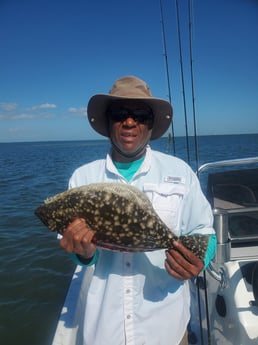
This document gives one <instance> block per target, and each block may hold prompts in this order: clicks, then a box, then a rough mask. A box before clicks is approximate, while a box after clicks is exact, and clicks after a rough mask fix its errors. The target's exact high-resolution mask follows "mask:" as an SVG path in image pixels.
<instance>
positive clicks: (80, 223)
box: [60, 218, 96, 258]
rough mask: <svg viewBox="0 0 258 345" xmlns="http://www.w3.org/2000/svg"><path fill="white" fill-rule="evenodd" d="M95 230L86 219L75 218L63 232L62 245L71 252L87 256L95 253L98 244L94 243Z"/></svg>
mask: <svg viewBox="0 0 258 345" xmlns="http://www.w3.org/2000/svg"><path fill="white" fill-rule="evenodd" d="M93 236H94V231H93V230H91V229H90V228H89V227H88V226H87V224H86V222H85V220H84V219H81V218H78V219H75V220H74V221H73V222H72V223H71V224H69V226H68V227H67V229H66V230H65V232H64V234H63V238H62V239H61V241H60V246H61V247H62V248H63V249H65V250H66V251H67V252H69V253H76V254H79V255H81V256H83V257H85V258H87V257H91V256H93V255H94V252H95V250H96V246H95V245H94V244H93V243H92V239H93Z"/></svg>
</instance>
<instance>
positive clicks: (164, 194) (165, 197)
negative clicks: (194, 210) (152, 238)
mask: <svg viewBox="0 0 258 345" xmlns="http://www.w3.org/2000/svg"><path fill="white" fill-rule="evenodd" d="M143 191H144V193H145V194H146V195H147V197H148V198H149V200H150V201H151V203H152V206H153V208H154V210H155V211H156V212H157V214H158V215H159V217H160V218H161V220H162V221H163V222H164V223H165V224H166V225H167V226H168V227H169V228H170V229H171V230H174V231H176V230H179V220H180V216H181V209H182V203H183V197H184V195H185V193H186V189H185V185H183V184H174V183H159V184H152V183H146V184H144V186H143Z"/></svg>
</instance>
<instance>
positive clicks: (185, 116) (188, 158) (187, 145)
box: [175, 0, 190, 164]
mask: <svg viewBox="0 0 258 345" xmlns="http://www.w3.org/2000/svg"><path fill="white" fill-rule="evenodd" d="M175 3H176V19H177V35H178V46H179V56H180V71H181V83H182V92H183V105H184V118H185V137H186V148H187V161H188V163H189V164H190V147H189V134H188V120H187V111H186V97H185V82H184V79H185V78H184V69H183V58H182V43H181V32H180V26H181V25H180V17H179V9H178V0H175Z"/></svg>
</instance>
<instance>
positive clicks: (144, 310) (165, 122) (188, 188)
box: [60, 76, 215, 345]
mask: <svg viewBox="0 0 258 345" xmlns="http://www.w3.org/2000/svg"><path fill="white" fill-rule="evenodd" d="M88 118H89V122H90V124H91V126H92V127H93V128H94V129H95V130H96V131H97V132H98V133H100V134H102V135H104V136H106V137H108V138H110V141H111V151H110V153H109V154H108V155H107V157H106V159H104V160H98V161H95V162H92V163H89V164H86V165H84V166H82V167H80V168H79V169H77V170H76V171H75V172H74V174H73V175H72V177H71V179H70V184H69V187H70V188H73V187H77V186H81V185H85V184H89V183H94V182H114V181H116V182H117V183H129V184H131V185H133V186H135V187H137V188H139V189H140V190H141V191H143V192H144V193H146V195H147V196H148V197H149V199H150V200H151V202H152V204H153V207H154V209H155V210H156V212H157V213H158V214H159V216H160V217H161V219H162V220H163V221H164V222H165V223H166V224H167V225H168V227H169V228H170V229H171V230H172V231H173V232H174V233H176V234H178V235H181V234H193V233H197V234H210V235H211V240H210V243H209V250H208V251H207V254H206V257H205V262H202V261H201V260H200V259H199V258H197V257H196V256H195V255H194V254H193V253H192V252H191V251H189V250H188V249H186V248H185V247H184V246H183V245H182V244H181V243H180V242H174V248H173V249H169V250H167V251H164V250H158V251H153V252H147V253H122V252H114V251H108V250H104V249H99V248H96V246H95V245H94V244H93V243H91V240H92V238H93V234H94V232H93V231H92V230H91V229H89V228H88V227H87V224H86V222H85V221H84V220H83V219H76V220H75V221H74V222H72V223H71V224H70V225H69V226H68V227H67V229H66V231H65V233H64V236H63V238H62V240H61V242H60V244H61V246H62V247H63V248H64V249H65V250H66V251H67V252H69V253H73V255H74V256H75V257H76V259H77V260H78V262H79V263H80V264H84V265H92V264H95V270H94V275H93V278H92V280H91V283H90V286H89V289H88V293H87V301H86V310H85V322H84V345H102V344H105V345H109V344H110V345H116V344H117V345H122V344H127V345H129V344H136V345H140V344H141V345H142V344H147V345H158V344H160V345H169V344H171V345H176V344H180V345H181V344H187V332H186V329H187V324H188V321H189V318H190V296H189V286H188V281H187V280H188V279H190V278H192V277H196V276H197V275H198V274H199V272H200V271H201V270H202V269H203V268H204V265H207V263H208V262H209V260H210V259H211V258H212V257H213V255H214V250H215V246H214V243H215V242H214V235H213V234H214V230H213V229H212V224H213V217H212V213H211V209H210V207H209V204H208V202H207V200H206V199H205V197H204V196H203V194H202V192H201V189H200V185H199V182H198V179H197V178H196V176H195V174H194V173H193V171H192V170H191V169H190V167H189V166H188V165H187V164H186V163H184V162H183V161H182V160H180V159H178V158H176V157H172V156H168V155H165V154H163V153H160V152H156V151H152V150H151V148H150V147H149V145H148V143H149V141H150V140H153V139H157V138H160V137H161V136H162V135H163V134H164V133H165V132H166V130H167V129H168V127H169V125H170V123H171V120H172V107H171V105H170V104H169V103H168V102H167V101H165V100H162V99H158V98H154V97H152V95H151V92H150V89H149V87H148V86H147V84H146V83H145V82H144V81H143V80H141V79H139V78H136V77H133V76H126V77H122V78H120V79H118V80H117V81H116V82H115V84H114V86H113V88H112V89H111V90H110V93H109V94H108V95H95V96H93V97H92V98H91V99H90V101H89V103H88Z"/></svg>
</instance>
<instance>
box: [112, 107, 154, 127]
mask: <svg viewBox="0 0 258 345" xmlns="http://www.w3.org/2000/svg"><path fill="white" fill-rule="evenodd" d="M107 114H108V116H109V118H110V119H111V120H112V121H114V122H123V121H125V120H126V119H127V118H128V117H131V118H132V119H133V120H134V121H135V122H137V123H140V124H149V123H150V122H152V121H153V113H152V111H151V110H150V109H134V110H132V109H127V108H120V109H109V110H108V111H107Z"/></svg>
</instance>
